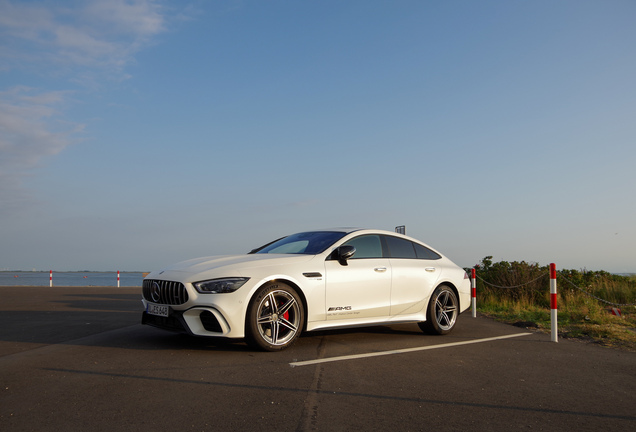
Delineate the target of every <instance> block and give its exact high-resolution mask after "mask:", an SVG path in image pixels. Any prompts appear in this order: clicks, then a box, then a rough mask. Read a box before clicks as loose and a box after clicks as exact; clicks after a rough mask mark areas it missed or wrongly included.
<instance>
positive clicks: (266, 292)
mask: <svg viewBox="0 0 636 432" xmlns="http://www.w3.org/2000/svg"><path fill="white" fill-rule="evenodd" d="M303 322H304V310H303V305H302V301H301V300H300V297H299V296H298V294H297V293H296V291H295V290H294V289H293V288H292V287H290V286H289V285H287V284H284V283H280V282H275V283H271V284H269V285H266V286H264V287H263V288H261V289H260V290H258V291H257V292H256V294H255V295H254V297H253V298H252V300H251V302H250V305H249V308H248V310H247V322H246V339H247V342H248V343H249V344H250V345H251V346H253V347H255V348H259V349H263V350H265V351H280V350H282V349H285V348H287V347H288V346H290V345H291V344H292V343H293V342H294V340H296V337H298V335H299V334H300V332H301V331H302V326H303Z"/></svg>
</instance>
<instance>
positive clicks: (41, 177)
mask: <svg viewBox="0 0 636 432" xmlns="http://www.w3.org/2000/svg"><path fill="white" fill-rule="evenodd" d="M635 21H636V2H633V1H631V0H624V1H620V0H616V1H614V0H611V1H586V0H572V1H565V0H564V1H553V0H549V1H547V0H546V1H540V0H539V1H523V0H519V1H479V2H476V1H459V0H458V1H424V0H422V1H399V0H398V1H372V0H367V1H248V0H245V1H223V0H218V1H202V0H200V1H151V0H128V1H126V0H90V1H52V0H51V1H35V0H34V1H7V0H0V238H1V239H2V241H1V243H0V269H24V270H30V269H33V268H35V269H39V270H48V269H54V270H60V271H62V270H82V269H89V270H117V269H119V270H140V271H149V270H153V269H157V268H161V267H163V266H165V265H167V264H170V263H172V262H174V261H180V260H183V259H188V258H193V257H197V256H204V255H217V254H226V253H243V252H246V251H248V250H250V249H252V248H253V247H256V246H258V245H260V244H263V243H265V242H267V241H269V240H272V239H274V238H278V237H280V236H282V235H285V234H289V233H293V232H297V231H302V230H307V229H314V228H326V227H334V226H362V227H370V228H381V229H388V230H393V228H394V227H395V226H396V225H406V227H407V234H409V235H411V236H413V237H416V238H418V239H420V240H422V241H424V242H426V243H428V244H430V245H431V246H433V247H435V248H437V249H438V250H440V251H441V252H442V253H444V254H446V255H447V256H449V257H450V258H451V259H453V260H454V261H455V262H456V263H457V264H459V265H461V266H466V267H468V266H472V265H474V264H476V263H478V262H479V261H480V260H481V259H482V258H483V257H485V256H487V255H492V256H494V259H495V260H496V261H499V260H507V261H514V260H525V261H531V262H538V263H540V264H548V263H550V262H555V263H556V264H557V266H558V267H559V268H574V269H581V268H587V269H591V270H599V269H604V270H608V271H612V272H636V247H635V246H634V245H635V244H636V223H635V222H634V221H635V215H636V193H635V191H636V170H635V162H636V85H635V79H634V77H636V55H635V54H636V52H635V51H636V49H635V48H634V47H636V26H634V22H635Z"/></svg>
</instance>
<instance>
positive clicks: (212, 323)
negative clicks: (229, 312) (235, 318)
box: [141, 301, 243, 337]
mask: <svg viewBox="0 0 636 432" xmlns="http://www.w3.org/2000/svg"><path fill="white" fill-rule="evenodd" d="M143 303H144V306H145V308H146V311H144V312H143V314H142V316H141V323H142V324H145V325H150V326H153V327H157V328H160V329H163V330H168V331H173V332H178V333H188V334H190V335H193V336H208V337H242V336H243V335H235V334H232V327H231V326H230V324H229V323H228V322H227V321H226V320H225V318H224V317H223V315H222V314H221V313H220V312H219V311H218V310H216V309H214V308H212V307H205V306H195V307H193V308H190V309H187V310H185V311H181V310H175V309H173V308H172V307H169V308H168V310H169V312H168V316H167V317H165V316H158V315H152V314H149V313H148V312H147V310H148V308H147V305H148V302H146V301H143Z"/></svg>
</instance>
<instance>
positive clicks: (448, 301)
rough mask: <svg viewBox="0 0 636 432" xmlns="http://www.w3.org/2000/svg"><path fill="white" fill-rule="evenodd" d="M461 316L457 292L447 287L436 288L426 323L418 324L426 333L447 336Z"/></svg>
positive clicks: (429, 305)
mask: <svg viewBox="0 0 636 432" xmlns="http://www.w3.org/2000/svg"><path fill="white" fill-rule="evenodd" d="M458 315H459V301H457V295H456V294H455V291H453V289H452V288H451V287H449V286H447V285H440V286H438V287H437V288H435V291H433V295H432V296H431V300H430V301H429V304H428V309H427V311H426V321H424V322H420V323H418V325H419V326H420V329H422V331H423V332H424V333H428V334H433V335H445V334H447V333H450V332H451V330H453V327H455V322H456V321H457V316H458Z"/></svg>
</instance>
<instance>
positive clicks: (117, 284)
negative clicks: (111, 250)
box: [117, 270, 119, 288]
mask: <svg viewBox="0 0 636 432" xmlns="http://www.w3.org/2000/svg"><path fill="white" fill-rule="evenodd" d="M117 288H119V270H117Z"/></svg>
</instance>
